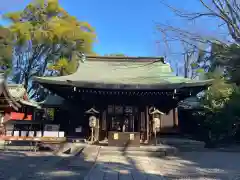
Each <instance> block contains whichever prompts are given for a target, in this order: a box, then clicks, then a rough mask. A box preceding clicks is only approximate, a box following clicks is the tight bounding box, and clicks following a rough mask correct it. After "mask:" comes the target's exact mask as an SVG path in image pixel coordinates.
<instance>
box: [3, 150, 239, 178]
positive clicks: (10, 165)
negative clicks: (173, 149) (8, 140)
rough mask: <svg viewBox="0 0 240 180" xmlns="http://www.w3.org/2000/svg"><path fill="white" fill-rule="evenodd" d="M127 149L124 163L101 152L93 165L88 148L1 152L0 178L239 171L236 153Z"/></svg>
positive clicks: (176, 175) (186, 175)
mask: <svg viewBox="0 0 240 180" xmlns="http://www.w3.org/2000/svg"><path fill="white" fill-rule="evenodd" d="M95 147H96V146H95ZM96 149H97V148H96ZM126 149H127V147H125V148H124V149H123V150H122V151H121V153H122V155H121V158H122V159H124V162H122V161H118V160H117V159H118V158H119V157H117V156H116V157H114V156H112V155H111V156H107V155H104V156H101V154H100V155H99V159H98V161H97V163H95V164H94V158H92V157H91V156H95V155H96V153H95V154H94V153H93V152H92V153H91V152H90V151H89V150H88V149H87V150H86V151H85V154H84V153H82V154H78V155H76V156H71V157H60V156H56V155H52V154H51V153H43V152H37V153H34V152H3V151H1V152H0V179H4V180H10V179H14V178H15V179H16V180H29V179H34V180H40V179H45V180H46V179H51V180H55V179H56V180H64V179H65V180H68V179H69V180H75V179H78V180H79V179H80V180H81V179H84V177H86V178H85V180H102V179H108V180H119V179H120V180H136V179H137V180H152V179H154V180H157V179H163V178H165V179H192V180H194V179H234V177H235V178H236V177H237V173H240V166H239V162H240V154H238V153H226V152H186V153H180V154H179V155H178V156H174V157H165V158H156V157H139V156H138V157H135V156H128V155H127V153H126ZM87 152H89V153H87ZM93 154H94V155H93ZM118 156H119V155H118ZM92 167H93V168H92ZM90 170H91V171H90ZM89 171H90V173H89Z"/></svg>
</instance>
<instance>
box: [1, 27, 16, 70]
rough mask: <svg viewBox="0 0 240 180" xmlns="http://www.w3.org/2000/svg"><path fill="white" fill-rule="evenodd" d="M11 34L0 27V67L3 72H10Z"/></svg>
mask: <svg viewBox="0 0 240 180" xmlns="http://www.w3.org/2000/svg"><path fill="white" fill-rule="evenodd" d="M10 37H11V32H10V31H9V30H8V29H7V28H4V27H1V26H0V66H1V67H3V68H4V70H5V72H6V71H10V70H11V67H12V51H13V48H12V43H11V39H10Z"/></svg>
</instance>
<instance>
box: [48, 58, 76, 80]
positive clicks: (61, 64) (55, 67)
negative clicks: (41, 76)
mask: <svg viewBox="0 0 240 180" xmlns="http://www.w3.org/2000/svg"><path fill="white" fill-rule="evenodd" d="M77 67H78V61H77V60H76V59H72V60H71V61H69V60H68V59H66V58H61V59H59V60H58V61H57V62H56V63H55V64H50V65H49V66H48V69H49V70H51V71H53V73H54V71H56V72H57V75H59V76H65V75H69V74H72V73H74V72H75V71H76V70H77Z"/></svg>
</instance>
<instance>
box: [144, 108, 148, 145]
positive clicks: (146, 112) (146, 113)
mask: <svg viewBox="0 0 240 180" xmlns="http://www.w3.org/2000/svg"><path fill="white" fill-rule="evenodd" d="M145 115H146V136H147V137H146V141H147V143H149V114H148V106H146V111H145Z"/></svg>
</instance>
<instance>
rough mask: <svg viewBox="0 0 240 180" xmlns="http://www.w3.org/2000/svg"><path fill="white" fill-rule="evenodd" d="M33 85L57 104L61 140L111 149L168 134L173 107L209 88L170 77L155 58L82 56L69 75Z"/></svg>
mask: <svg viewBox="0 0 240 180" xmlns="http://www.w3.org/2000/svg"><path fill="white" fill-rule="evenodd" d="M34 81H35V82H38V83H40V84H41V85H42V86H43V87H44V88H46V89H49V90H50V91H51V92H52V93H54V94H56V95H57V96H59V97H61V98H62V99H63V100H62V102H64V105H62V106H61V107H60V106H59V108H58V110H57V112H56V113H55V116H56V117H58V118H55V121H57V123H59V124H60V128H62V130H64V131H65V132H66V135H67V136H74V137H79V138H80V137H82V138H87V137H92V136H94V137H92V138H93V139H94V141H101V140H103V139H107V140H108V144H109V145H116V146H122V145H126V143H129V144H130V145H139V144H140V142H142V143H148V142H150V141H151V139H152V137H153V136H157V135H158V134H161V133H164V132H172V131H174V130H175V129H177V126H178V115H177V111H176V107H177V104H178V102H179V101H181V100H183V99H185V98H187V97H190V96H194V95H196V94H197V93H198V92H200V91H202V90H204V89H205V88H207V87H208V86H210V85H211V80H207V81H196V80H191V79H186V78H183V77H178V76H175V75H174V74H173V72H172V69H171V67H170V65H169V64H166V63H164V60H163V58H159V57H105V56H87V57H86V60H85V61H84V62H83V61H79V66H78V69H77V71H76V72H75V73H73V74H71V75H67V76H60V77H35V79H34ZM89 126H90V127H89ZM91 130H93V131H94V132H91ZM93 139H92V140H93Z"/></svg>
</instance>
